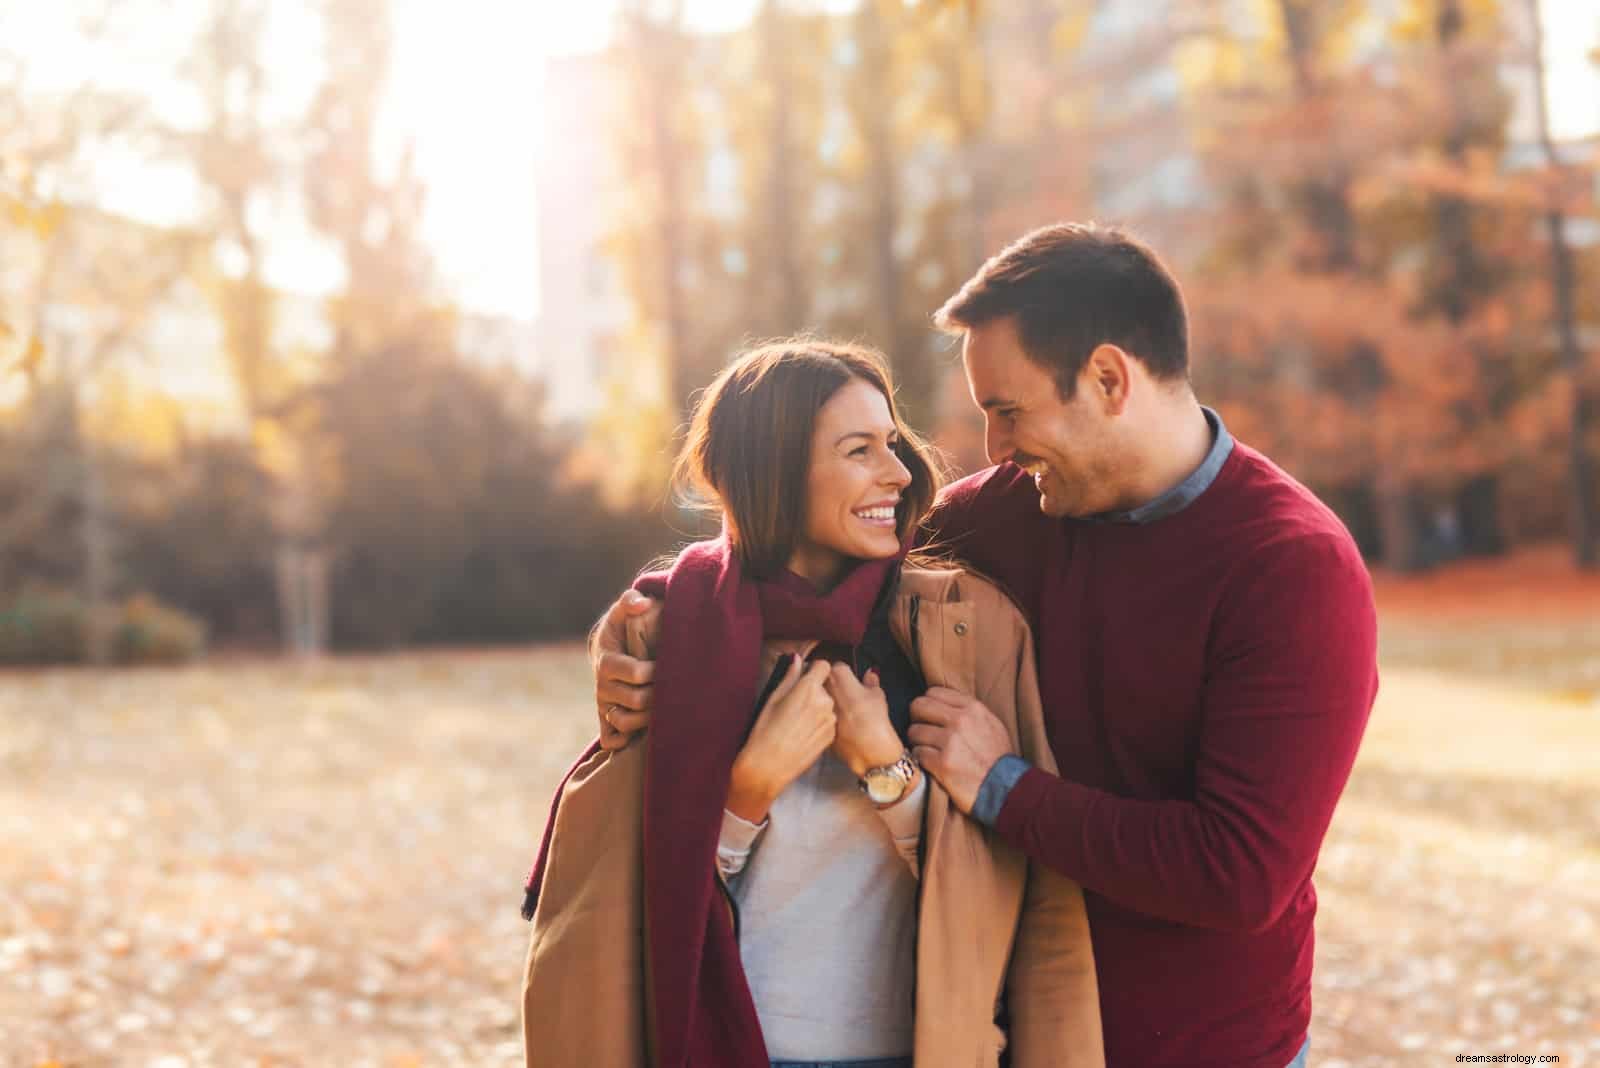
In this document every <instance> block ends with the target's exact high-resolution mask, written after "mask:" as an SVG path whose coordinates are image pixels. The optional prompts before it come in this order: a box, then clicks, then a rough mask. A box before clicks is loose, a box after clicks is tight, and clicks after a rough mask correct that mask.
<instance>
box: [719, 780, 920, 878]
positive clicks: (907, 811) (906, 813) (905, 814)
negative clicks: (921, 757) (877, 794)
mask: <svg viewBox="0 0 1600 1068" xmlns="http://www.w3.org/2000/svg"><path fill="white" fill-rule="evenodd" d="M927 801H928V773H927V772H925V771H924V772H922V773H921V774H919V775H918V776H917V785H915V786H913V787H912V788H911V792H910V793H908V794H906V796H904V797H902V798H901V799H900V800H899V801H896V802H895V803H894V804H892V805H890V806H889V807H888V808H880V809H878V810H877V812H878V815H879V816H881V817H882V818H883V823H884V826H886V827H888V828H889V833H890V835H892V836H893V837H894V849H895V852H896V853H899V854H900V859H901V860H903V861H905V862H906V867H908V868H910V869H911V874H912V875H914V876H916V877H917V878H919V879H920V878H921V877H922V872H921V869H920V866H919V864H918V862H917V850H918V848H919V847H920V846H921V845H922V810H923V808H924V807H925V806H926V805H927ZM735 818H737V817H735ZM739 822H741V823H743V822H744V821H743V820H740V821H739ZM723 825H724V827H726V825H727V820H726V819H724V820H723ZM745 826H749V824H745ZM742 863H743V862H742V861H741V864H742Z"/></svg>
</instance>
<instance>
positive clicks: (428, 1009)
mask: <svg viewBox="0 0 1600 1068" xmlns="http://www.w3.org/2000/svg"><path fill="white" fill-rule="evenodd" d="M584 690H585V676H584V671H583V666H582V663H581V660H580V659H579V658H578V656H577V655H576V652H575V650H573V649H571V648H562V649H542V650H535V651H525V652H508V653H491V654H482V653H464V654H428V655H420V656H403V657H393V658H374V659H357V660H340V661H335V662H331V663H326V664H322V665H316V666H294V665H283V664H277V663H272V662H245V663H234V664H219V665H215V666H206V667H197V668H191V669H184V670H176V671H145V672H115V673H106V674H99V675H96V674H93V673H88V672H44V673H32V674H16V675H8V676H0V1065H4V1066H11V1065H17V1066H23V1068H36V1066H40V1065H59V1066H62V1068H85V1066H91V1065H95V1066H97V1065H113V1064H115V1065H137V1066H141V1068H143V1066H160V1068H179V1066H182V1065H190V1066H198V1065H219V1066H228V1068H233V1066H237V1065H330V1066H336V1068H357V1066H361V1065H372V1066H375V1068H377V1066H381V1068H400V1066H405V1065H419V1066H420V1065H472V1066H491V1068H493V1066H513V1065H519V1064H520V1063H521V1050H520V1041H519V1031H518V1023H517V1009H516V1000H515V996H516V985H517V980H518V970H519V967H520V964H521V958H522V953H523V949H524V946H525V939H526V928H525V925H524V924H523V923H522V921H521V920H520V918H519V917H518V916H517V904H518V901H519V892H518V888H519V884H520V881H521V878H522V876H523V875H524V873H525V869H526V867H527V863H528V861H529V859H530V849H531V846H532V843H533V841H534V839H535V836H536V834H537V831H538V829H539V827H540V824H541V821H542V819H543V806H544V804H545V803H546V801H547V799H548V795H549V790H550V788H551V786H552V784H553V782H554V781H555V779H556V777H557V776H558V775H559V774H560V771H561V770H562V768H563V767H564V766H565V762H566V761H567V760H568V759H569V758H570V755H571V754H572V753H573V752H575V750H576V749H577V748H578V747H579V746H580V745H581V744H582V742H583V741H584V740H585V735H586V731H587V730H588V727H589V719H588V714H587V713H586V712H585V711H584V707H583V706H584V700H583V694H584ZM1318 885H1319V889H1320V892H1321V895H1322V902H1323V905H1322V915H1321V918H1320V922H1319V946H1318V967H1317V986H1318V991H1317V1020H1316V1027H1315V1033H1314V1037H1313V1042H1314V1047H1313V1048H1314V1055H1315V1061H1316V1063H1317V1064H1318V1065H1319V1068H1335V1066H1338V1065H1346V1066H1354V1065H1389V1064H1418V1065H1425V1064H1428V1065H1431V1064H1437V1065H1446V1064H1454V1063H1455V1055H1456V1054H1457V1053H1539V1052H1546V1053H1559V1054H1560V1055H1561V1056H1562V1062H1561V1063H1562V1064H1563V1065H1574V1064H1583V1063H1586V1062H1589V1063H1594V1064H1600V922H1597V918H1600V707H1597V706H1595V705H1594V704H1592V703H1591V702H1589V701H1588V700H1587V699H1586V698H1582V697H1581V695H1579V696H1574V695H1570V694H1565V693H1554V694H1549V695H1542V694H1540V693H1538V692H1532V691H1528V690H1518V689H1501V688H1494V687H1491V686H1489V685H1486V684H1483V683H1478V682H1472V681H1464V680H1462V679H1461V678H1459V677H1457V676H1442V675H1432V674H1429V673H1427V672H1420V671H1415V670H1401V669H1391V670H1390V671H1389V672H1388V673H1387V676H1386V682H1385V688H1384V695H1383V698H1382V701H1381V703H1380V706H1379V709H1378V711H1377V713H1376V715H1375V719H1374V722H1373V727H1372V731H1371V734H1370V736H1369V739H1368V744H1367V746H1366V748H1365V750H1364V752H1363V756H1362V761H1361V764H1360V766H1359V768H1358V771H1357V774H1356V777H1355V780H1354V782H1353V783H1352V785H1351V789H1350V792H1349V794H1348V796H1347V798H1346V801H1345V803H1344V805H1343V806H1342V808H1341V810H1340V812H1339V815H1338V817H1337V819H1336V822H1335V826H1334V829H1333V832H1332V834H1331V836H1330V840H1329V843H1328V846H1327V849H1326V851H1325V853H1324V859H1323V864H1322V870H1321V872H1320V873H1319V876H1318Z"/></svg>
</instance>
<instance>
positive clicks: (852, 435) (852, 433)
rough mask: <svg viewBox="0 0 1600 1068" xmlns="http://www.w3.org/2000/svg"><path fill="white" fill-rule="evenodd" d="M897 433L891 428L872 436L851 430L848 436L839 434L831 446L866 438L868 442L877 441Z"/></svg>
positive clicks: (894, 435) (865, 431) (870, 433)
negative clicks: (853, 439) (852, 439)
mask: <svg viewBox="0 0 1600 1068" xmlns="http://www.w3.org/2000/svg"><path fill="white" fill-rule="evenodd" d="M899 433H900V432H899V431H898V430H895V429H894V428H892V427H891V428H890V429H888V430H886V431H884V432H883V433H882V434H874V433H872V432H871V431H868V430H852V431H850V432H849V433H848V434H840V435H839V438H838V440H837V441H835V442H834V443H833V444H834V445H835V446H839V445H843V444H844V443H845V442H847V441H849V440H850V439H851V438H866V439H867V440H868V441H877V440H878V439H879V438H880V437H884V438H892V437H896V436H898V434H899Z"/></svg>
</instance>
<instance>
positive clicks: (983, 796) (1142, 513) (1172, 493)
mask: <svg viewBox="0 0 1600 1068" xmlns="http://www.w3.org/2000/svg"><path fill="white" fill-rule="evenodd" d="M1200 410H1201V411H1202V412H1204V413H1205V416H1206V422H1207V423H1209V424H1211V450H1210V451H1209V452H1207V453H1206V458H1205V459H1204V460H1202V461H1200V466H1199V467H1197V468H1195V469H1194V470H1193V471H1192V472H1190V473H1189V477H1188V478H1185V479H1184V480H1183V481H1182V482H1180V483H1178V484H1177V485H1176V486H1173V487H1172V488H1171V489H1169V490H1167V491H1166V492H1165V493H1163V494H1161V495H1160V496H1158V497H1156V498H1154V499H1152V500H1149V501H1146V502H1145V503H1144V504H1141V505H1139V506H1138V507H1137V508H1131V509H1129V510H1128V511H1126V512H1102V513H1101V514H1099V515H1093V516H1087V517H1085V518H1084V519H1081V520H1078V522H1083V523H1125V524H1129V525H1139V524H1144V523H1154V522H1156V521H1157V520H1160V519H1165V518H1167V517H1168V516H1172V515H1177V514H1178V513H1179V512H1181V511H1183V510H1184V509H1185V508H1187V507H1189V506H1190V505H1191V504H1193V503H1194V502H1195V501H1197V500H1199V499H1200V495H1201V494H1202V493H1204V492H1205V491H1206V490H1208V489H1210V488H1211V484H1212V483H1213V482H1215V481H1216V480H1217V474H1218V473H1219V472H1220V471H1221V470H1222V465H1223V464H1225V463H1227V462H1228V457H1229V456H1231V455H1233V435H1231V434H1229V433H1228V428H1227V427H1226V426H1224V425H1223V423H1222V416H1220V415H1218V414H1217V413H1216V412H1214V411H1213V410H1211V409H1210V408H1206V407H1201V409H1200ZM1030 767H1032V765H1031V764H1029V763H1028V762H1027V761H1026V760H1023V759H1022V758H1021V757H1019V756H1017V755H1016V754H1015V753H1007V754H1006V755H1005V756H1003V757H1001V758H1000V759H999V760H997V761H995V762H994V767H992V768H990V769H989V773H988V774H987V775H985V776H984V777H983V784H982V785H981V786H979V787H978V797H977V800H976V801H974V802H973V803H972V815H973V818H974V819H976V820H978V821H979V822H980V823H982V824H984V825H985V826H988V827H993V826H994V825H995V823H996V822H998V821H999V819H1000V810H1001V809H1002V808H1004V807H1005V805H1006V798H1007V797H1009V796H1010V795H1011V788H1012V787H1013V786H1016V785H1017V780H1018V779H1020V778H1022V776H1023V774H1024V773H1026V772H1027V770H1028V769H1029V768H1030Z"/></svg>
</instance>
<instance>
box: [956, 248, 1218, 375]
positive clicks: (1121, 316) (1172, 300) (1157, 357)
mask: <svg viewBox="0 0 1600 1068" xmlns="http://www.w3.org/2000/svg"><path fill="white" fill-rule="evenodd" d="M1008 316H1010V317H1013V318H1014V319H1015V322H1016V328H1017V336H1018V338H1019V339H1020V340H1021V342H1022V348H1023V351H1024V352H1025V353H1026V354H1027V356H1028V358H1029V359H1031V360H1032V361H1033V362H1034V363H1036V364H1038V365H1039V366H1040V367H1043V368H1045V369H1046V370H1048V371H1050V373H1051V374H1052V375H1054V376H1055V380H1056V387H1057V389H1059V390H1060V392H1061V395H1062V396H1063V397H1065V398H1070V397H1071V396H1072V395H1073V392H1074V390H1075V389H1076V387H1077V381H1078V375H1079V373H1080V372H1082V370H1083V367H1084V364H1086V363H1087V362H1088V360H1089V355H1090V353H1092V352H1094V350H1095V348H1096V347H1097V346H1099V345H1102V344H1108V343H1109V344H1112V345H1116V346H1117V347H1118V348H1120V349H1122V350H1123V351H1125V352H1127V353H1128V354H1129V355H1130V356H1133V357H1135V358H1136V359H1138V360H1139V361H1140V362H1142V363H1143V364H1144V365H1145V367H1146V368H1147V369H1148V370H1149V372H1150V374H1151V376H1152V377H1154V378H1157V379H1160V380H1164V381H1187V380H1188V377H1189V321H1188V314H1187V313H1186V312H1185V311H1184V307H1183V294H1182V292H1180V291H1179V289H1178V283H1177V280H1176V279H1174V278H1173V277H1172V274H1171V273H1170V272H1169V271H1168V270H1167V268H1166V266H1165V265H1163V264H1162V262H1161V259H1160V257H1158V256H1157V255H1156V254H1155V252H1154V251H1152V250H1151V249H1150V247H1149V246H1147V245H1145V244H1144V243H1143V242H1141V241H1139V240H1137V239H1136V238H1134V237H1132V236H1131V235H1129V234H1127V233H1124V232H1123V231H1121V230H1118V229H1116V228H1114V227H1107V226H1098V225H1096V224H1094V223H1059V224H1057V225H1054V226H1046V227H1043V228H1041V229H1038V230H1035V231H1033V232H1032V233H1030V234H1026V235H1025V236H1023V237H1022V238H1020V239H1018V240H1017V241H1015V242H1013V243H1012V244H1011V245H1010V246H1008V247H1007V248H1006V249H1004V250H1003V251H1001V252H1000V253H999V254H998V255H996V256H995V257H993V258H992V259H990V260H989V262H987V263H985V264H984V265H983V266H982V267H981V268H979V270H978V273H977V274H975V275H973V276H972V278H971V279H970V280H969V281H968V282H967V284H966V285H964V286H962V287H961V291H960V292H958V293H957V294H956V295H955V296H953V297H951V298H950V299H949V300H948V301H946V302H945V305H944V307H942V308H940V309H939V310H938V311H937V312H936V313H934V322H935V323H937V324H938V326H939V327H940V329H942V330H946V331H949V332H951V333H964V332H966V331H968V330H971V329H972V328H974V327H978V326H982V325H984V324H985V323H989V322H993V321H995V320H998V319H1003V318H1006V317H1008Z"/></svg>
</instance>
